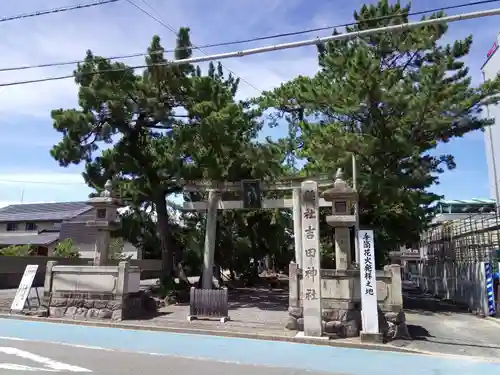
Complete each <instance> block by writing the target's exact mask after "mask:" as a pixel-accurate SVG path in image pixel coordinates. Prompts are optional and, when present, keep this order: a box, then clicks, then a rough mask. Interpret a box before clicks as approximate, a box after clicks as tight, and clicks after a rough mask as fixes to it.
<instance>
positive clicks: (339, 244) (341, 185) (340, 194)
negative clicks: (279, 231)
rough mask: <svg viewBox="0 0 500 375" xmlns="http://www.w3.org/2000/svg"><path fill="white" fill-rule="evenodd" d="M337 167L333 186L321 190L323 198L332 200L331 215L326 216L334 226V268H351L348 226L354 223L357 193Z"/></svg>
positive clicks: (352, 225) (328, 200) (328, 221)
mask: <svg viewBox="0 0 500 375" xmlns="http://www.w3.org/2000/svg"><path fill="white" fill-rule="evenodd" d="M343 177H344V175H343V173H342V170H341V169H340V168H339V169H338V170H337V173H336V175H335V182H334V183H333V187H332V188H330V189H328V190H325V191H324V192H323V198H324V199H325V200H326V201H327V202H332V213H333V215H330V216H327V218H326V222H327V223H328V225H330V226H332V227H334V228H335V268H336V269H337V270H346V269H349V268H352V267H351V265H352V257H351V240H350V228H352V227H354V226H355V225H356V215H354V213H353V208H354V202H355V201H357V199H358V193H357V192H356V191H355V190H354V189H353V188H351V187H350V186H348V185H347V183H346V182H345V181H344V180H343Z"/></svg>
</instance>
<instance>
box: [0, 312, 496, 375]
mask: <svg viewBox="0 0 500 375" xmlns="http://www.w3.org/2000/svg"><path fill="white" fill-rule="evenodd" d="M13 338H14V339H13ZM0 347H1V348H0V373H1V374H2V375H3V374H6V375H7V374H8V375H14V374H44V373H48V371H51V370H52V372H59V373H62V374H73V373H82V374H83V373H92V374H97V375H107V374H137V373H139V372H142V373H144V374H148V375H156V374H165V373H167V374H168V373H171V374H176V373H182V374H185V375H193V374H199V373H203V374H204V375H210V374H214V375H216V374H217V375H226V374H227V375H233V374H240V375H246V374H248V375H250V374H254V373H262V374H263V375H274V374H297V375H298V374H305V373H306V372H307V373H308V374H313V375H314V374H321V373H323V374H324V373H328V374H336V375H339V374H343V375H345V374H349V375H387V374H388V373H389V372H391V371H394V369H399V370H401V371H404V373H405V375H417V374H418V375H431V374H432V375H435V374H439V375H452V374H453V375H456V374H457V373H460V375H484V374H485V373H488V374H495V373H497V374H500V362H493V361H485V360H481V359H478V358H473V357H460V358H457V357H432V356H422V355H417V354H405V353H395V352H384V351H374V350H362V349H349V348H336V347H328V346H316V345H306V344H299V343H288V342H277V341H264V340H249V339H235V338H224V337H216V336H201V335H190V334H175V333H166V332H150V331H134V330H125V329H116V328H97V327H88V326H79V325H70V324H67V325H66V324H58V323H45V322H34V321H21V320H11V319H0ZM27 366H29V367H32V369H30V368H29V367H27ZM33 368H35V369H33Z"/></svg>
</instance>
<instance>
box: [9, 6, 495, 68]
mask: <svg viewBox="0 0 500 375" xmlns="http://www.w3.org/2000/svg"><path fill="white" fill-rule="evenodd" d="M115 1H119V0H115ZM498 2H500V0H483V1H475V2H471V3H462V4H457V5H450V6H447V7H442V8H434V9H428V10H422V11H418V12H408V13H399V14H391V15H388V16H381V17H374V18H368V19H364V20H363V21H361V22H357V21H356V22H349V23H343V24H338V25H334V26H324V27H318V28H314V29H305V30H299V31H293V32H289V33H282V34H273V35H267V36H261V37H254V38H249V39H240V40H235V41H228V42H218V43H211V44H204V45H201V46H197V47H196V48H197V49H206V48H215V47H225V46H232V45H238V44H247V43H252V42H258V41H263V40H270V39H276V38H282V37H288V36H294V35H303V34H310V33H313V32H318V31H328V30H333V29H339V28H342V27H348V26H355V25H358V24H360V23H366V22H376V21H383V20H387V19H392V18H397V17H402V16H407V17H410V16H418V15H423V14H427V13H435V12H439V11H446V10H453V9H459V8H464V7H471V6H476V5H484V4H491V3H498ZM148 13H149V12H148ZM151 16H152V15H151ZM152 17H154V16H152ZM155 18H156V17H155ZM160 22H161V21H160ZM165 27H167V28H168V26H167V25H165ZM188 48H192V47H181V48H177V49H165V50H163V51H152V52H150V53H151V54H155V53H158V54H160V53H165V52H166V53H171V52H175V51H176V50H183V49H188ZM146 55H148V53H144V52H137V53H131V54H128V55H119V56H110V57H107V59H108V60H119V59H130V58H134V57H142V56H146ZM84 62H85V61H84V60H72V61H63V62H54V63H45V64H36V65H25V66H15V67H8V68H0V72H11V71H17V70H28V69H39V68H50V67H56V66H65V65H76V64H81V63H84Z"/></svg>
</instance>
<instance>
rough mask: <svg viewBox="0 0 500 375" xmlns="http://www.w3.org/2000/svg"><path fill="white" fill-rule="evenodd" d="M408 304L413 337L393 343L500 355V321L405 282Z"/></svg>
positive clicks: (467, 353)
mask: <svg viewBox="0 0 500 375" xmlns="http://www.w3.org/2000/svg"><path fill="white" fill-rule="evenodd" d="M404 292H405V294H404V304H405V313H406V320H407V324H408V328H409V330H410V334H411V335H412V337H413V338H414V340H412V341H402V340H398V341H396V342H393V343H392V344H393V345H397V346H403V347H406V348H411V349H418V350H424V351H430V352H439V353H446V354H456V355H471V356H480V357H491V358H500V322H495V321H491V320H489V319H483V318H479V317H476V316H475V315H473V314H470V313H468V312H466V311H465V312H464V310H463V309H461V308H459V307H457V306H454V305H452V304H451V303H449V302H446V301H442V300H439V299H438V298H435V297H433V296H431V295H428V294H425V293H422V292H420V291H419V290H418V289H417V288H416V287H415V286H412V285H408V284H406V285H405V288H404Z"/></svg>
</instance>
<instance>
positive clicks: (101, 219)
mask: <svg viewBox="0 0 500 375" xmlns="http://www.w3.org/2000/svg"><path fill="white" fill-rule="evenodd" d="M88 204H89V205H90V206H92V207H94V211H95V217H94V219H93V220H89V221H87V222H86V223H85V225H86V226H88V227H90V228H96V229H97V238H96V244H95V252H94V266H105V265H106V264H107V263H108V260H109V244H110V240H111V232H112V231H115V230H117V229H119V228H120V225H121V222H120V221H119V220H118V208H119V207H121V206H122V203H121V201H120V200H119V199H118V198H116V197H115V194H114V192H113V183H112V182H111V180H108V181H107V182H106V184H105V185H104V190H103V191H102V192H101V194H99V196H97V197H94V198H90V199H89V200H88Z"/></svg>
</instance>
